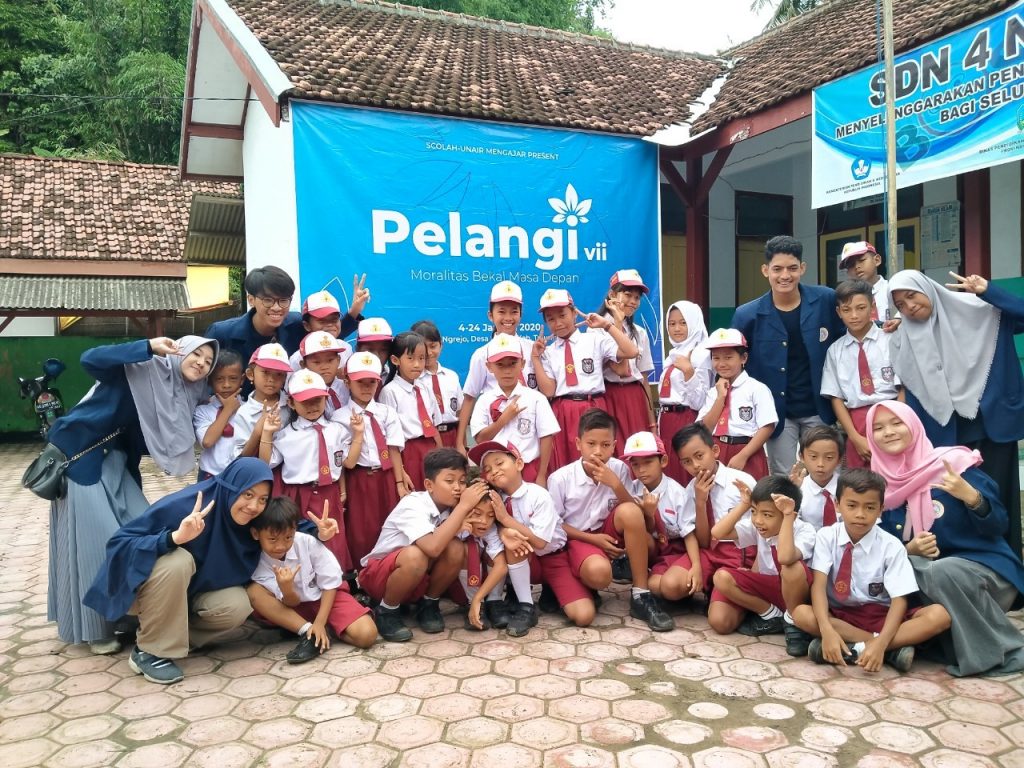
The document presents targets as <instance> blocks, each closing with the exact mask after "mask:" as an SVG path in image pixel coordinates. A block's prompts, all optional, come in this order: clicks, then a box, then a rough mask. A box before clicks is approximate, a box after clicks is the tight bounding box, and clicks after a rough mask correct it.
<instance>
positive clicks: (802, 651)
mask: <svg viewBox="0 0 1024 768" xmlns="http://www.w3.org/2000/svg"><path fill="white" fill-rule="evenodd" d="M784 632H785V635H786V653H788V654H789V655H790V656H793V657H796V658H800V657H802V656H806V655H807V649H808V648H810V645H811V641H812V640H813V639H814V636H813V635H809V634H808V633H806V632H804V631H803V630H802V629H800V627H798V626H796V625H795V624H787V625H786V628H785V630H784Z"/></svg>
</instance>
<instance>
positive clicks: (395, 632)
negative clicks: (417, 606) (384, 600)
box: [374, 605, 412, 643]
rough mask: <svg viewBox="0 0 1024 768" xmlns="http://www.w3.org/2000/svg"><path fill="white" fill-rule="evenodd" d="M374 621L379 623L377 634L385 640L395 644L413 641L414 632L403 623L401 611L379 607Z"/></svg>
mask: <svg viewBox="0 0 1024 768" xmlns="http://www.w3.org/2000/svg"><path fill="white" fill-rule="evenodd" d="M374 620H375V621H376V622H377V633H378V634H379V635H380V636H381V637H383V638H384V639H385V640H390V641H391V642H393V643H404V642H407V641H409V640H412V630H411V629H409V628H408V627H407V626H405V622H403V621H402V613H401V609H399V608H385V607H384V606H382V605H378V606H377V610H376V611H375V612H374Z"/></svg>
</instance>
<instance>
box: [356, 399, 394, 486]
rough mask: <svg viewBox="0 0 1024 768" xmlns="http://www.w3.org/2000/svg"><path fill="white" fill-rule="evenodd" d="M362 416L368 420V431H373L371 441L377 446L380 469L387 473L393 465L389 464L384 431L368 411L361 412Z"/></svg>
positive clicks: (389, 458)
mask: <svg viewBox="0 0 1024 768" xmlns="http://www.w3.org/2000/svg"><path fill="white" fill-rule="evenodd" d="M363 415H364V416H366V417H367V418H368V419H369V420H370V429H371V430H372V431H373V441H374V442H375V443H376V444H377V455H378V456H379V457H380V468H381V469H383V470H385V471H387V470H389V469H391V467H393V466H394V465H393V464H392V463H391V452H390V451H389V450H388V443H387V441H386V440H385V439H384V430H383V429H381V428H380V424H378V423H377V419H375V418H374V417H373V414H372V413H370V412H369V411H363Z"/></svg>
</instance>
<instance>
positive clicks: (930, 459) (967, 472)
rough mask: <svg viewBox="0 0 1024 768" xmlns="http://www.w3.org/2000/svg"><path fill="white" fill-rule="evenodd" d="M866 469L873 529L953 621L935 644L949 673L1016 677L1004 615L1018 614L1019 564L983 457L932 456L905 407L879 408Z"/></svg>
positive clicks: (1015, 640) (1014, 646) (1018, 638)
mask: <svg viewBox="0 0 1024 768" xmlns="http://www.w3.org/2000/svg"><path fill="white" fill-rule="evenodd" d="M867 440H868V444H869V445H870V446H871V469H872V470H874V471H875V472H877V473H879V474H880V475H882V477H884V478H885V481H886V491H885V508H886V511H885V512H884V513H883V515H882V518H881V520H880V522H879V525H881V526H882V527H883V528H884V529H885V530H887V531H888V532H889V533H891V534H893V535H894V536H896V537H897V538H900V539H901V540H902V541H904V542H905V543H906V547H907V552H908V553H909V554H910V562H911V564H912V565H913V567H914V575H915V576H916V577H917V583H918V587H919V588H920V592H921V595H922V597H923V598H924V601H925V602H926V603H938V604H940V605H942V606H943V607H945V608H946V610H947V611H949V614H950V616H951V617H952V619H953V623H952V626H951V627H950V631H949V632H948V633H945V634H943V635H942V636H941V638H940V643H939V646H940V647H939V648H938V650H939V651H940V654H941V657H942V660H943V661H944V662H945V663H947V664H949V667H948V670H949V673H950V674H952V675H956V676H958V677H959V676H963V675H977V674H988V675H1004V674H1010V673H1012V672H1020V671H1021V670H1022V669H1024V635H1022V634H1021V633H1020V632H1019V631H1018V630H1017V629H1016V628H1015V627H1014V626H1013V625H1012V624H1011V623H1010V621H1009V619H1008V618H1007V617H1006V611H1008V610H1011V609H1016V608H1020V607H1021V606H1022V605H1024V595H1022V594H1021V593H1022V592H1024V565H1022V564H1021V559H1020V556H1019V555H1018V554H1015V553H1014V552H1012V551H1011V550H1010V546H1009V544H1007V543H1006V540H1005V539H1004V535H1005V533H1006V527H1007V519H1006V508H1005V507H1004V506H1003V503H1002V501H1001V500H1000V497H999V489H998V488H997V487H996V484H995V483H994V482H993V480H992V478H991V477H989V476H988V475H986V474H985V473H984V472H983V471H982V470H980V469H978V465H979V464H981V461H982V459H981V455H980V454H979V453H978V452H977V451H972V450H970V449H968V448H965V447H963V446H956V447H948V448H935V447H933V446H932V443H931V441H929V440H928V437H927V436H926V435H925V432H924V427H923V425H922V423H921V420H920V419H919V418H918V417H917V415H916V414H915V413H914V411H913V409H911V408H910V407H909V406H907V405H905V404H903V403H900V402H897V401H895V400H886V401H883V402H881V403H877V404H876V405H873V406H871V409H870V410H869V411H868V418H867Z"/></svg>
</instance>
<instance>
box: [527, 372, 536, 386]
mask: <svg viewBox="0 0 1024 768" xmlns="http://www.w3.org/2000/svg"><path fill="white" fill-rule="evenodd" d="M526 386H528V387H529V388H530V389H536V388H537V376H536V374H533V373H531V374H530V375H529V376H527V377H526Z"/></svg>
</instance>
